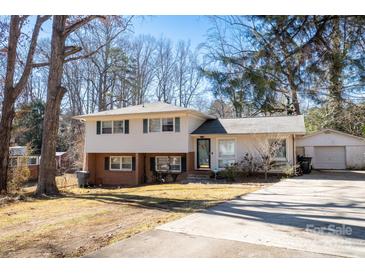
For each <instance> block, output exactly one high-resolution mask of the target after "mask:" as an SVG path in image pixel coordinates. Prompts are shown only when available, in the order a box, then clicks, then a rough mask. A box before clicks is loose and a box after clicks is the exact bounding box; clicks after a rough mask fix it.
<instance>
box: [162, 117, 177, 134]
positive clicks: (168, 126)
mask: <svg viewBox="0 0 365 274" xmlns="http://www.w3.org/2000/svg"><path fill="white" fill-rule="evenodd" d="M162 131H174V119H173V118H163V119H162Z"/></svg>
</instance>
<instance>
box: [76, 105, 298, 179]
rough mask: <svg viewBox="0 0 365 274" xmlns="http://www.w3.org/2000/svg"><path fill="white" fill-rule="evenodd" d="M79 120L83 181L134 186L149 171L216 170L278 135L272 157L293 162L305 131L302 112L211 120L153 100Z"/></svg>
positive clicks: (181, 173) (183, 174)
mask: <svg viewBox="0 0 365 274" xmlns="http://www.w3.org/2000/svg"><path fill="white" fill-rule="evenodd" d="M74 118H75V119H79V120H81V121H84V123H85V163H84V170H87V171H89V172H90V178H89V182H90V183H94V184H98V185H99V184H102V185H136V184H139V183H143V182H151V181H152V180H153V176H154V173H155V172H156V171H157V172H170V173H175V174H179V176H178V178H179V179H183V178H185V177H186V176H187V174H189V173H193V172H197V171H210V170H220V169H223V168H224V167H226V166H227V165H229V164H231V163H233V162H235V161H237V160H240V158H241V157H243V155H244V154H245V153H246V152H252V151H253V150H254V149H255V145H256V144H258V143H260V142H263V141H265V142H270V139H271V138H273V137H275V138H280V140H281V141H280V142H281V147H280V149H279V150H278V153H277V154H278V155H277V160H278V161H281V162H286V163H288V164H290V165H293V164H295V155H296V153H295V147H296V145H295V142H296V139H297V137H298V136H300V135H303V134H305V126H304V118H303V116H285V117H262V118H240V119H215V118H214V117H212V116H209V115H207V114H204V113H202V112H199V111H196V110H193V109H188V108H182V107H177V106H173V105H170V104H166V103H153V104H144V105H137V106H130V107H126V108H121V109H115V110H109V111H102V112H99V113H94V114H87V115H81V116H76V117H74Z"/></svg>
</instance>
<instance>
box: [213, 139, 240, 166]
mask: <svg viewBox="0 0 365 274" xmlns="http://www.w3.org/2000/svg"><path fill="white" fill-rule="evenodd" d="M220 140H234V158H233V157H232V158H221V157H219V141H220ZM216 154H217V157H216V167H217V169H218V170H223V169H224V167H219V160H221V159H229V160H230V159H234V161H235V162H236V163H237V138H236V137H231V136H227V137H220V138H216Z"/></svg>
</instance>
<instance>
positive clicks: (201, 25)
mask: <svg viewBox="0 0 365 274" xmlns="http://www.w3.org/2000/svg"><path fill="white" fill-rule="evenodd" d="M210 27H211V25H210V20H209V18H208V17H207V16H166V15H165V16H163V15H161V16H143V17H140V16H137V17H136V18H135V21H134V33H135V34H136V35H139V34H150V35H152V36H154V37H156V38H159V37H161V36H164V37H165V38H169V39H171V40H172V41H173V42H177V41H179V40H190V42H191V46H192V48H196V47H197V46H198V45H199V44H200V43H203V42H204V41H205V38H206V34H207V31H208V29H209V28H210Z"/></svg>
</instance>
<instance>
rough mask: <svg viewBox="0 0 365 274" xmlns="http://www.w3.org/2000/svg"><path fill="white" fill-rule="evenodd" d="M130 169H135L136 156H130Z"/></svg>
mask: <svg viewBox="0 0 365 274" xmlns="http://www.w3.org/2000/svg"><path fill="white" fill-rule="evenodd" d="M132 170H133V171H134V170H136V157H134V156H133V157H132Z"/></svg>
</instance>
